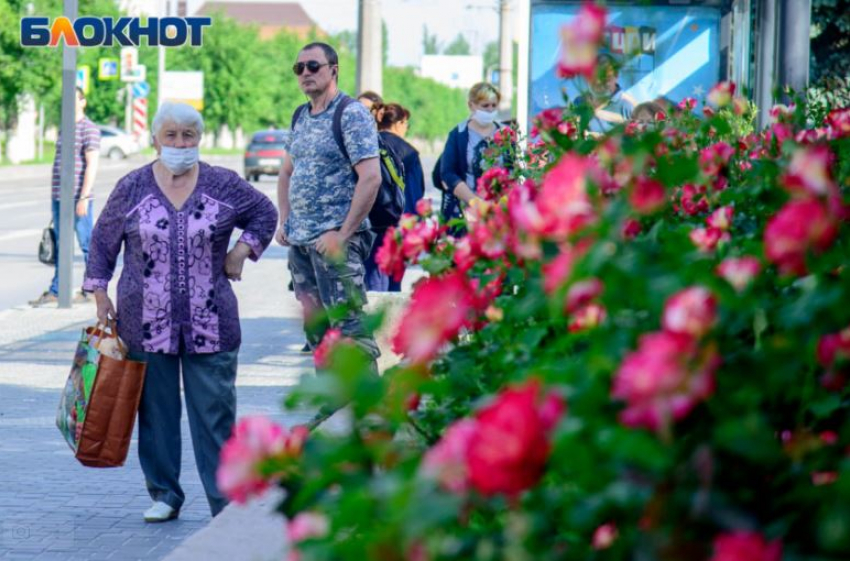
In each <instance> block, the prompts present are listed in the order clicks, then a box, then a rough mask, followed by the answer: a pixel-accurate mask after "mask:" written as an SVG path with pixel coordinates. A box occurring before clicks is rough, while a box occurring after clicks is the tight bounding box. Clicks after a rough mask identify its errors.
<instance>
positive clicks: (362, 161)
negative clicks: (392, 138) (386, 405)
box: [276, 43, 381, 369]
mask: <svg viewBox="0 0 850 561" xmlns="http://www.w3.org/2000/svg"><path fill="white" fill-rule="evenodd" d="M293 70H294V72H295V74H296V75H297V76H298V85H299V87H300V88H301V91H303V92H304V93H305V94H306V95H307V96H308V97H309V98H310V103H309V107H308V108H307V109H305V110H302V111H300V114H298V116H297V118H296V120H295V122H294V123H293V130H292V132H291V134H290V136H289V139H288V141H287V145H286V151H287V157H286V158H285V159H284V162H283V165H282V166H281V169H280V175H279V176H278V183H277V198H278V205H279V208H280V228H279V230H278V232H277V234H276V237H277V240H278V242H279V243H280V244H281V245H284V246H289V247H290V250H289V270H290V272H291V273H292V280H293V285H294V287H295V295H296V296H297V298H298V300H299V301H300V302H301V304H302V305H303V306H304V317H305V322H306V326H307V339H308V343H309V345H310V347H312V348H313V349H315V348H316V346H317V345H318V344H319V342H321V339H322V337H323V335H324V331H325V328H326V325H321V324H320V326H319V327H316V326H315V325H314V324H315V321H314V319H315V318H316V317H323V316H324V315H325V314H324V312H326V311H327V310H329V309H330V308H334V307H337V306H347V307H348V309H349V311H348V313H347V314H346V315H345V317H343V318H342V319H335V318H334V319H332V321H331V326H332V327H335V328H338V329H339V330H340V331H341V332H342V335H343V336H344V337H349V338H351V339H352V340H354V341H355V342H356V343H357V344H358V345H359V346H360V347H361V348H363V349H364V350H365V351H366V352H367V353H368V354H369V355H370V356H371V357H372V358H373V359H376V358H377V357H378V356H379V355H380V351H379V350H378V346H377V345H376V344H375V340H374V339H373V338H372V336H371V335H370V334H369V333H368V332H367V331H366V330H365V329H364V327H363V323H362V311H361V307H362V304H363V303H365V302H366V290H365V284H364V281H363V275H364V268H363V261H364V260H365V259H366V257H367V256H368V255H369V251H370V249H371V246H372V242H373V234H371V232H370V230H369V221H368V219H367V216H368V214H369V211H370V210H371V208H372V204H373V203H374V201H375V197H376V195H377V193H378V188H379V187H380V184H381V169H380V163H379V160H378V131H377V128H376V125H375V120H374V118H372V115H371V114H370V113H369V111H368V110H367V109H366V108H365V107H364V106H363V105H362V104H360V103H350V104H348V106H347V107H345V109H344V111H343V113H342V138H343V142H344V144H345V148H346V150H347V151H348V158H347V159H346V157H345V155H344V154H343V153H342V151H341V150H340V148H339V146H338V145H337V142H336V140H335V139H334V135H333V128H332V127H333V116H334V111H335V110H336V108H337V106H338V105H339V103H340V102H341V100H342V99H343V95H344V94H342V93H341V92H340V90H339V88H338V86H337V75H338V73H339V59H338V57H337V53H336V51H334V49H333V48H332V47H330V46H329V45H326V44H324V43H311V44H309V45H307V46H305V47H304V48H303V49H301V52H300V53H299V54H298V61H297V62H296V64H295V65H294V67H293ZM375 368H376V369H377V367H375Z"/></svg>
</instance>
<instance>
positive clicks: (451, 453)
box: [421, 419, 477, 494]
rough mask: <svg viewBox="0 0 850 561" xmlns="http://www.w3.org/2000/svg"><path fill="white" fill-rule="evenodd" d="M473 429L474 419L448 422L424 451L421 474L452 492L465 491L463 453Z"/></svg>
mask: <svg viewBox="0 0 850 561" xmlns="http://www.w3.org/2000/svg"><path fill="white" fill-rule="evenodd" d="M476 429H477V424H476V422H475V421H474V420H473V419H461V420H459V421H456V422H455V423H454V424H452V425H450V426H449V428H447V429H446V432H445V433H444V434H443V437H442V438H441V439H440V441H439V442H438V443H437V444H435V445H434V446H432V447H431V448H430V449H429V450H428V451H427V452H425V456H424V457H423V458H422V467H421V473H422V475H424V476H425V477H426V478H429V479H434V480H436V481H438V482H439V483H440V485H442V486H443V487H444V488H445V489H447V490H449V491H451V492H453V493H457V494H462V493H465V492H466V491H467V489H468V485H469V483H468V482H469V473H468V470H467V466H466V453H467V450H468V449H469V443H470V441H471V439H472V435H473V434H475V431H476Z"/></svg>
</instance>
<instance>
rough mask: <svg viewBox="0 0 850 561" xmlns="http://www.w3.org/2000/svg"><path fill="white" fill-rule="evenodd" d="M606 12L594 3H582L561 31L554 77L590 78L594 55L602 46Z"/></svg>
mask: <svg viewBox="0 0 850 561" xmlns="http://www.w3.org/2000/svg"><path fill="white" fill-rule="evenodd" d="M606 17H607V11H606V10H605V8H603V7H601V6H597V5H596V4H595V3H594V2H589V1H586V2H584V4H582V6H581V9H580V10H579V12H578V15H576V17H575V18H574V19H573V20H572V21H571V22H570V23H569V24H567V25H565V26H564V27H563V28H562V29H561V59H560V61H559V62H558V76H560V77H561V78H572V77H574V76H577V75H581V76H584V77H585V78H587V79H592V78H593V76H594V73H595V71H596V56H597V54H598V52H599V46H600V45H601V44H602V39H603V32H604V31H605V19H606Z"/></svg>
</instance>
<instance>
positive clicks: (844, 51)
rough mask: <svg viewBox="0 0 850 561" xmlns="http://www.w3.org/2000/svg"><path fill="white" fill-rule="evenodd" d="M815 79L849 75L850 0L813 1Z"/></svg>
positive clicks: (813, 75) (812, 47) (812, 44)
mask: <svg viewBox="0 0 850 561" xmlns="http://www.w3.org/2000/svg"><path fill="white" fill-rule="evenodd" d="M811 49H812V79H813V81H817V80H820V79H821V78H824V77H826V76H832V77H848V76H850V0H813V1H812V42H811Z"/></svg>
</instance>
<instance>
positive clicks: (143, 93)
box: [133, 82, 151, 99]
mask: <svg viewBox="0 0 850 561" xmlns="http://www.w3.org/2000/svg"><path fill="white" fill-rule="evenodd" d="M149 93H151V86H150V84H148V83H147V82H136V83H135V84H133V97H135V98H136V99H140V98H145V97H148V94H149Z"/></svg>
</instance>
